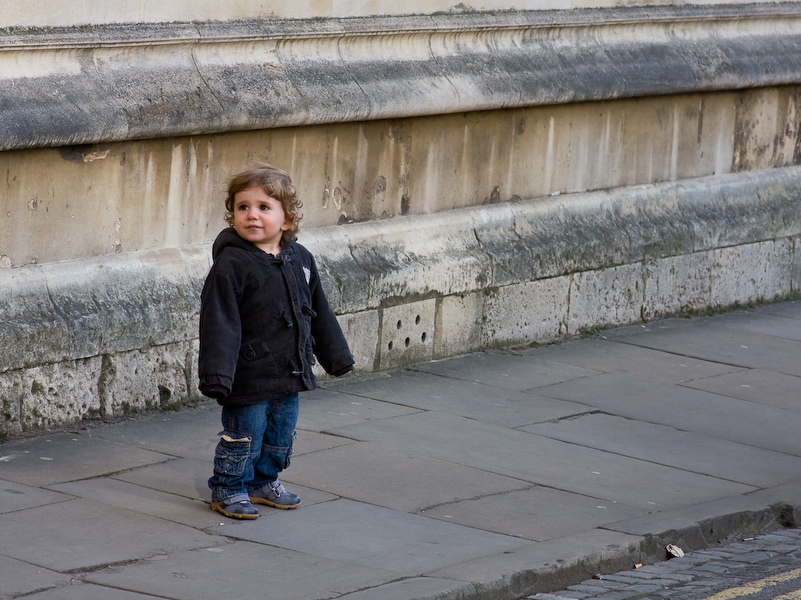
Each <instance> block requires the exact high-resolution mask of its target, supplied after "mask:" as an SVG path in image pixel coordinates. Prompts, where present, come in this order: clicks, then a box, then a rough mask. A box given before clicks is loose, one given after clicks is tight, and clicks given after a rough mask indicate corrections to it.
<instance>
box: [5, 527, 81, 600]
mask: <svg viewBox="0 0 801 600" xmlns="http://www.w3.org/2000/svg"><path fill="white" fill-rule="evenodd" d="M9 543H13V540H9V539H7V538H6V539H4V540H3V541H0V598H16V597H18V596H24V595H26V594H33V593H34V592H37V591H40V590H47V589H51V588H55V587H59V586H64V585H69V583H70V580H71V577H70V576H69V575H63V574H61V573H56V572H55V571H50V570H49V569H44V568H42V567H40V566H36V565H32V564H29V563H26V562H22V561H20V560H16V559H13V558H9V557H7V556H2V552H3V548H4V547H5V546H6V545H7V544H9Z"/></svg>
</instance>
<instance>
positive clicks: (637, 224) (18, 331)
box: [0, 167, 801, 372]
mask: <svg viewBox="0 0 801 600" xmlns="http://www.w3.org/2000/svg"><path fill="white" fill-rule="evenodd" d="M800 204H801V167H791V168H786V169H773V170H768V171H761V172H755V173H749V174H742V175H725V176H716V177H709V178H703V179H698V180H693V181H683V182H680V183H670V184H659V185H651V186H641V187H636V188H623V189H618V190H610V191H607V192H593V193H587V194H575V195H568V196H556V197H551V198H542V199H536V200H527V201H520V202H516V203H505V204H499V205H492V206H485V207H476V208H467V209H459V210H453V211H446V212H441V213H436V214H431V215H418V216H409V217H397V218H394V219H388V220H384V221H370V222H365V223H355V224H351V225H346V226H340V227H328V228H321V229H311V230H307V231H303V232H301V238H300V240H301V242H302V243H303V244H304V245H306V246H307V247H308V248H309V249H310V250H311V251H312V252H313V253H314V254H315V256H316V258H317V262H318V267H319V269H320V272H321V275H322V277H323V282H324V285H325V287H326V292H327V294H328V297H329V300H330V302H331V304H332V306H333V308H334V310H335V312H337V313H338V314H339V315H341V318H342V320H343V321H347V322H348V323H349V324H354V323H356V322H360V323H362V324H364V323H367V322H370V323H373V325H372V326H371V327H376V326H378V327H380V317H381V315H382V314H383V312H385V311H387V310H389V309H390V308H392V307H393V306H405V305H410V304H413V305H415V306H418V305H419V307H420V308H414V309H412V310H416V311H417V313H416V316H417V317H420V318H422V319H423V320H424V321H425V323H426V324H427V331H423V333H425V334H426V339H425V344H426V348H422V349H421V348H417V350H415V351H414V352H413V350H414V348H411V349H410V354H408V356H404V355H400V356H397V358H395V359H392V360H389V361H385V363H384V367H382V368H386V367H387V366H397V365H398V364H403V363H404V362H408V361H409V360H421V359H425V358H428V357H431V356H433V355H437V356H441V355H447V354H455V353H459V352H465V351H469V350H473V349H475V348H477V347H484V346H487V345H490V346H492V345H503V344H508V343H519V342H525V341H526V338H527V337H531V336H534V337H536V340H531V339H530V340H527V341H529V342H530V341H540V342H542V341H548V340H549V339H553V338H555V337H558V336H560V335H565V334H567V333H576V332H578V331H581V330H583V329H587V328H594V327H599V326H609V325H616V324H621V323H628V322H633V321H636V320H638V319H640V318H654V317H656V316H660V315H665V314H674V313H677V312H681V311H683V310H689V311H693V310H702V309H704V308H706V307H708V306H727V305H730V304H734V303H737V302H740V303H746V302H754V301H759V300H763V299H768V300H769V299H775V298H778V297H784V296H787V295H788V294H790V293H793V292H797V290H798V288H799V282H798V281H797V273H798V271H799V268H798V262H799V259H798V258H797V257H796V252H795V248H796V245H797V240H796V238H798V237H799V236H801V206H799V205H800ZM209 265H210V253H209V248H208V247H205V246H203V247H194V248H192V247H190V248H184V249H180V250H178V249H172V250H162V251H155V252H141V253H134V254H128V255H117V256H114V257H112V258H102V259H92V260H86V261H74V262H64V263H49V264H44V265H33V266H28V267H20V268H10V269H0V336H2V338H3V340H5V343H4V344H3V347H2V348H0V372H3V371H9V370H14V369H21V368H30V367H36V366H40V365H43V364H50V363H58V362H62V361H65V360H75V359H83V358H89V357H93V356H99V355H106V354H113V353H117V352H126V351H131V350H138V349H143V348H149V347H152V346H158V345H164V344H169V343H174V342H184V341H188V340H192V339H194V338H196V337H197V307H198V302H199V296H200V289H201V287H202V284H203V280H204V278H205V274H206V272H207V271H208V267H209ZM794 278H795V279H796V280H794ZM534 297H538V298H539V300H540V301H539V302H538V303H537V304H536V306H537V310H534V305H532V307H531V309H532V310H531V311H530V312H526V311H521V310H520V308H521V307H524V306H527V305H528V303H529V300H530V299H532V298H534ZM599 297H601V298H603V297H607V299H608V303H606V304H601V305H599V304H598V302H597V299H598V298H599ZM548 299H550V300H548ZM434 301H436V302H438V303H439V304H434V303H433V302H434ZM443 303H445V304H443ZM551 303H552V305H551ZM468 305H469V306H471V307H472V309H471V310H470V311H467V306H468ZM443 306H450V308H451V309H454V310H455V309H456V308H457V307H459V306H460V307H461V308H460V309H459V310H456V312H455V313H450V312H448V313H447V314H440V313H441V311H443ZM515 307H516V308H515ZM549 307H550V308H549ZM465 311H467V312H465ZM473 311H478V313H476V314H473ZM396 312H397V311H396ZM371 315H372V316H371ZM376 315H377V316H378V317H379V318H378V319H376V318H375V317H376ZM504 315H505V316H504ZM535 315H536V319H534V316H535ZM457 317H460V318H458V319H457ZM393 318H394V317H393ZM443 319H444V320H443ZM532 319H534V320H532ZM418 320H419V319H418ZM437 320H439V322H440V326H441V327H442V329H440V330H437V328H436V327H435V322H436V321H437ZM534 321H536V322H534ZM445 323H451V326H450V327H448V328H446V327H445V325H444V324H445ZM376 324H377V325H376ZM354 326H355V325H354ZM355 327H356V330H358V329H359V327H357V326H355ZM450 330H454V331H455V330H459V331H461V332H462V333H461V334H460V336H461V337H460V336H457V335H456V334H455V333H453V332H450ZM375 333H376V332H375V331H373V332H372V333H371V336H370V337H369V338H368V339H370V340H372V342H369V343H373V344H375V340H376V338H375V337H373V334H375ZM378 338H379V339H380V338H381V336H380V335H379V336H378ZM459 339H461V341H460V342H458V343H457V342H456V340H459ZM446 340H449V341H446ZM387 341H392V340H390V339H388V340H387ZM435 341H436V343H438V344H442V346H441V347H439V348H431V347H430V345H431V344H434V343H435ZM365 343H368V342H365ZM453 344H457V345H456V346H454V345H453ZM460 344H466V347H458V346H459V345H460ZM376 351H377V350H376V349H375V348H373V350H371V351H369V352H368V351H367V350H365V352H367V354H365V359H364V362H363V364H361V365H360V367H361V368H366V369H372V368H373V367H374V366H375V365H376V364H378V362H377V361H378V357H377V356H376ZM432 353H433V354H432ZM396 354H397V353H396Z"/></svg>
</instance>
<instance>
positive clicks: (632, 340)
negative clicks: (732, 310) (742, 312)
mask: <svg viewBox="0 0 801 600" xmlns="http://www.w3.org/2000/svg"><path fill="white" fill-rule="evenodd" d="M606 335H607V336H608V337H609V339H611V340H614V341H618V342H625V343H627V344H633V345H635V346H644V347H646V348H654V349H657V350H663V351H665V352H672V353H674V354H678V355H682V356H690V357H694V358H699V359H703V360H709V361H714V362H720V363H724V364H727V365H733V366H738V367H747V368H750V369H769V370H771V371H776V372H778V373H786V374H788V375H798V374H799V361H798V360H797V357H798V356H799V353H801V341H799V340H792V339H787V338H784V337H777V336H775V335H767V334H763V333H754V332H752V331H746V330H744V329H742V328H735V327H731V326H727V325H726V324H725V323H722V322H719V321H715V320H714V318H712V317H710V318H699V319H698V320H696V319H693V320H692V321H690V320H686V319H668V320H666V321H657V322H656V323H653V324H648V325H645V326H642V327H638V326H632V327H623V328H621V329H614V330H611V331H609V332H607V334H606Z"/></svg>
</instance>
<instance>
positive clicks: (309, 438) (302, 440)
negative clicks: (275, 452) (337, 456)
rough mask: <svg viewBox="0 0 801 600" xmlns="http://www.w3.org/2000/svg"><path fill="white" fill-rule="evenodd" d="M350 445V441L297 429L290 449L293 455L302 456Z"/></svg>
mask: <svg viewBox="0 0 801 600" xmlns="http://www.w3.org/2000/svg"><path fill="white" fill-rule="evenodd" d="M301 410H303V409H301ZM351 443H353V441H352V440H348V439H345V438H341V437H337V436H335V435H328V434H327V433H319V432H317V431H310V430H308V429H303V428H301V427H298V428H297V430H296V431H295V443H294V444H293V446H292V449H293V451H294V453H295V455H297V456H300V455H303V454H311V453H312V452H319V451H321V450H329V449H331V448H337V447H338V446H345V445H347V444H351Z"/></svg>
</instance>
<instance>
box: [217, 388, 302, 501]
mask: <svg viewBox="0 0 801 600" xmlns="http://www.w3.org/2000/svg"><path fill="white" fill-rule="evenodd" d="M298 405H299V402H298V395H297V394H296V393H295V394H289V395H288V396H284V397H283V398H274V399H272V400H265V401H264V402H260V403H258V404H253V405H250V406H240V407H236V408H226V407H223V409H222V426H223V431H222V432H221V433H220V441H219V443H218V444H217V450H216V451H215V454H214V475H213V476H212V477H211V479H209V487H210V488H211V498H212V500H225V499H226V498H233V497H236V496H244V495H247V494H248V492H255V491H257V490H260V489H262V488H263V487H265V486H266V485H267V484H268V483H270V482H272V481H275V480H276V479H278V473H280V472H281V471H283V470H284V469H286V468H287V467H288V466H289V457H290V456H291V455H292V438H293V436H294V434H295V425H297V422H298Z"/></svg>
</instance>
